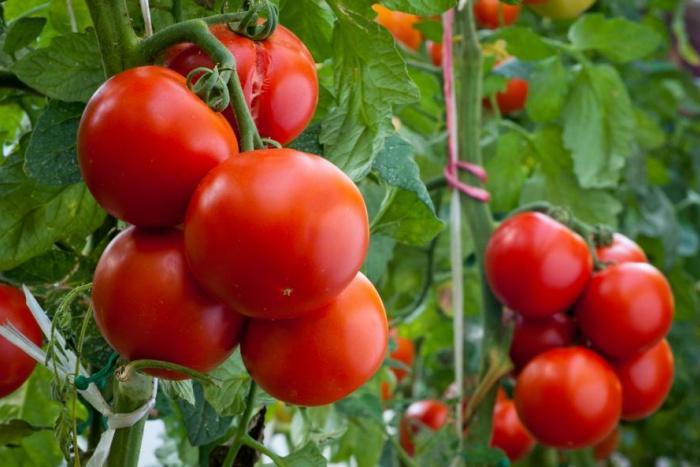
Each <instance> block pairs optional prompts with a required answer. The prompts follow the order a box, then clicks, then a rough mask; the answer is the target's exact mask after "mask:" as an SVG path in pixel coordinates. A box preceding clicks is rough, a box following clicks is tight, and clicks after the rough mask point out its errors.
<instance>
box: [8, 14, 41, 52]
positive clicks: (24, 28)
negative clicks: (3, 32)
mask: <svg viewBox="0 0 700 467" xmlns="http://www.w3.org/2000/svg"><path fill="white" fill-rule="evenodd" d="M45 25H46V19H45V18H31V17H30V18H20V19H18V20H17V21H15V22H14V23H12V25H11V26H10V27H9V28H8V30H7V36H5V44H4V45H3V48H2V49H3V51H4V52H5V53H7V54H10V55H12V54H14V53H15V52H17V51H18V50H20V49H23V48H25V47H26V46H28V45H29V44H31V43H32V42H34V41H35V40H36V38H37V37H39V34H41V31H42V30H43V29H44V26H45Z"/></svg>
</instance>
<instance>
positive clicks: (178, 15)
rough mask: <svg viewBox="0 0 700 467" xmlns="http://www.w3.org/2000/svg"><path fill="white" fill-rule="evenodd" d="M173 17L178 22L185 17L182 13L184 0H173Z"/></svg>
mask: <svg viewBox="0 0 700 467" xmlns="http://www.w3.org/2000/svg"><path fill="white" fill-rule="evenodd" d="M173 19H174V20H175V22H176V23H180V22H182V20H183V19H185V18H184V16H183V15H182V0H173Z"/></svg>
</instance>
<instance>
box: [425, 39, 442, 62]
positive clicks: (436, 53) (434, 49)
mask: <svg viewBox="0 0 700 467" xmlns="http://www.w3.org/2000/svg"><path fill="white" fill-rule="evenodd" d="M428 53H429V54H430V59H431V60H432V62H433V65H435V66H442V44H437V43H435V42H428Z"/></svg>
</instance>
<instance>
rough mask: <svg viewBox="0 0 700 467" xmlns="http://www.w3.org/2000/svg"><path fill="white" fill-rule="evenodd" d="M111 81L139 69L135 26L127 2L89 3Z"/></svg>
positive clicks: (92, 0) (93, 0)
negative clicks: (137, 66)
mask: <svg viewBox="0 0 700 467" xmlns="http://www.w3.org/2000/svg"><path fill="white" fill-rule="evenodd" d="M86 3H87V6H88V10H89V11H90V17H91V18H92V23H93V24H94V26H95V33H96V34H97V42H98V44H99V46H100V54H101V56H102V64H103V66H104V70H105V74H106V75H107V77H110V76H113V75H115V74H117V73H119V72H121V71H123V70H125V69H127V68H130V67H132V66H135V65H138V64H140V62H141V55H140V53H139V49H138V42H139V39H138V37H137V36H136V33H135V32H134V29H133V27H132V26H131V19H130V18H129V13H128V11H127V7H126V1H125V0H86Z"/></svg>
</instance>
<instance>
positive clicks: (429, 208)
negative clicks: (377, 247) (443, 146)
mask: <svg viewBox="0 0 700 467" xmlns="http://www.w3.org/2000/svg"><path fill="white" fill-rule="evenodd" d="M412 154H413V148H412V147H411V145H410V144H409V143H407V142H406V141H405V140H403V139H402V138H400V137H399V136H392V137H390V138H388V139H387V140H386V143H385V146H384V149H383V150H382V151H381V152H380V153H379V154H378V155H377V158H376V160H375V161H374V166H373V168H374V170H375V171H376V172H377V174H378V175H379V177H380V178H381V179H382V180H383V181H384V182H385V183H386V184H387V185H388V186H389V187H390V188H389V193H388V196H387V197H386V198H385V199H384V201H383V203H382V206H381V207H380V209H379V213H378V214H377V215H376V216H375V217H374V219H372V232H373V233H375V234H383V235H386V236H389V237H392V238H394V239H396V240H397V241H399V242H402V243H407V244H410V245H424V244H425V243H427V242H429V241H430V240H432V239H433V238H434V237H435V236H436V235H437V234H438V233H440V232H441V231H442V229H443V228H444V222H442V220H441V219H440V218H439V217H438V216H437V214H436V213H435V207H434V206H433V202H432V200H431V199H430V194H429V193H428V190H427V188H426V187H425V184H424V183H423V182H422V180H421V178H420V173H419V171H418V165H417V164H416V162H415V160H413V157H412Z"/></svg>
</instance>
